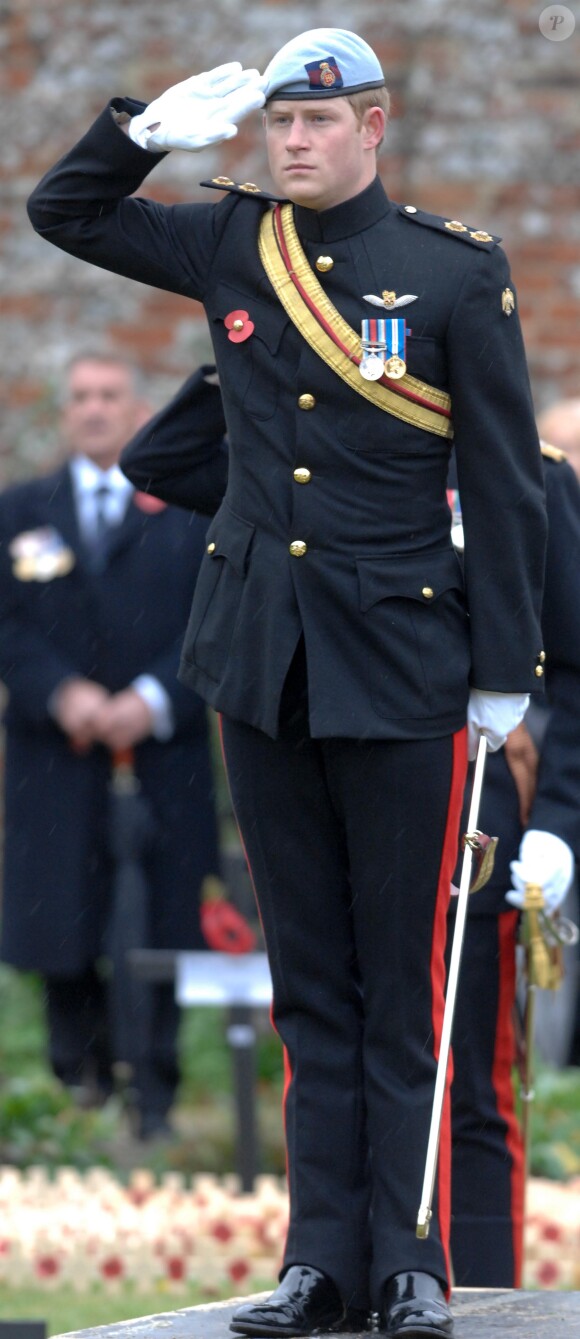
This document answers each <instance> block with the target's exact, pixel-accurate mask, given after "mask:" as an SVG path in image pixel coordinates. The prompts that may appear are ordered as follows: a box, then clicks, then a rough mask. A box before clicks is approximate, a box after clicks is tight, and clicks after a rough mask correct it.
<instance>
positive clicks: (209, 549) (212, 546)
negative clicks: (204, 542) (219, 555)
mask: <svg viewBox="0 0 580 1339" xmlns="http://www.w3.org/2000/svg"><path fill="white" fill-rule="evenodd" d="M214 551H215V544H208V546H207V552H208V553H214Z"/></svg>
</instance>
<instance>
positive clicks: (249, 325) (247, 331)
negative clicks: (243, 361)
mask: <svg viewBox="0 0 580 1339" xmlns="http://www.w3.org/2000/svg"><path fill="white" fill-rule="evenodd" d="M224 325H225V328H226V330H227V331H228V332H229V333H228V339H231V341H232V344H243V342H244V340H245V339H249V338H250V335H251V334H253V331H254V322H253V321H250V315H249V312H244V311H235V312H229V314H228V315H227V316H226V317H225V320H224Z"/></svg>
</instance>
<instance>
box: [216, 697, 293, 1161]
mask: <svg viewBox="0 0 580 1339" xmlns="http://www.w3.org/2000/svg"><path fill="white" fill-rule="evenodd" d="M216 715H217V721H218V734H219V738H220V748H221V755H222V762H223V765H224V771H225V774H226V780H227V779H228V763H227V758H226V751H225V747H224V732H223V724H222V714H221V712H219V711H218V712H216ZM228 786H229V782H228ZM230 795H231V787H230ZM234 817H235V810H234ZM236 827H237V829H238V836H239V839H240V845H241V847H242V851H243V853H244V860H245V862H246V865H247V866H248V874H249V876H250V883H251V885H252V888H253V891H254V898H255V902H256V909H257V912H258V916H259V919H260V925H261V926H262V937H263V938H264V939H265V935H264V926H263V924H262V915H261V912H260V903H259V901H258V895H257V893H256V884H255V880H254V875H253V873H252V866H251V864H250V859H249V856H248V852H247V850H246V843H245V841H244V838H243V836H242V833H241V829H240V825H239V823H238V821H237V819H236ZM270 1023H271V1024H272V1028H273V1030H274V1032H275V1033H276V1036H277V1037H278V1038H279V1039H280V1042H281V1045H282V1052H283V1058H284V1090H283V1093H282V1118H283V1121H284V1131H286V1100H287V1097H288V1090H289V1088H290V1084H291V1082H292V1067H291V1064H290V1056H289V1055H288V1051H287V1050H286V1047H285V1046H284V1043H283V1042H282V1039H281V1037H280V1033H279V1032H278V1028H277V1027H276V1024H275V1022H274V1004H273V1002H272V1004H271V1005H270ZM285 1145H286V1177H287V1179H288V1181H289V1179H290V1178H289V1173H288V1141H287V1139H285Z"/></svg>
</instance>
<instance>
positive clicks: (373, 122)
mask: <svg viewBox="0 0 580 1339" xmlns="http://www.w3.org/2000/svg"><path fill="white" fill-rule="evenodd" d="M385 126H386V117H385V113H384V111H383V109H382V107H369V108H368V111H366V112H365V114H364V116H363V120H362V126H361V130H362V136H363V146H364V148H365V149H378V147H379V144H380V143H381V140H382V139H383V136H384V133H385Z"/></svg>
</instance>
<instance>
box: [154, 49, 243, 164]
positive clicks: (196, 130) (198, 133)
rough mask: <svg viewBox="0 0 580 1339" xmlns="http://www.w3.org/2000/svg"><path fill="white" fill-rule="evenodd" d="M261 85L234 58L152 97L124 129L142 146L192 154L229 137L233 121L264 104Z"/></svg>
mask: <svg viewBox="0 0 580 1339" xmlns="http://www.w3.org/2000/svg"><path fill="white" fill-rule="evenodd" d="M264 88H265V79H264V77H263V75H261V74H260V73H259V71H258V70H244V69H242V66H241V65H240V62H239V61H232V62H230V64H228V65H218V66H217V67H216V69H215V70H208V71H207V72H206V73H204V74H196V75H193V76H192V78H191V79H184V80H183V81H182V83H180V84H174V85H173V87H172V88H169V89H167V91H166V92H165V93H162V94H161V97H159V98H155V100H154V101H153V102H151V103H150V104H149V106H148V107H146V108H145V111H144V112H140V114H139V115H138V116H133V117H132V119H131V121H130V123H129V126H128V133H129V135H130V137H131V139H132V140H133V141H134V142H135V144H138V145H139V147H140V148H141V149H152V150H155V152H156V153H158V152H161V151H163V150H166V149H187V150H189V152H193V153H197V152H198V151H199V150H200V149H205V148H207V146H208V145H209V144H218V143H219V142H220V141H221V140H227V139H233V137H234V135H237V133H238V126H237V122H238V121H241V120H242V119H243V117H244V116H247V115H248V113H249V112H251V111H255V110H257V109H258V108H259V107H263V106H264V102H265V94H264Z"/></svg>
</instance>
